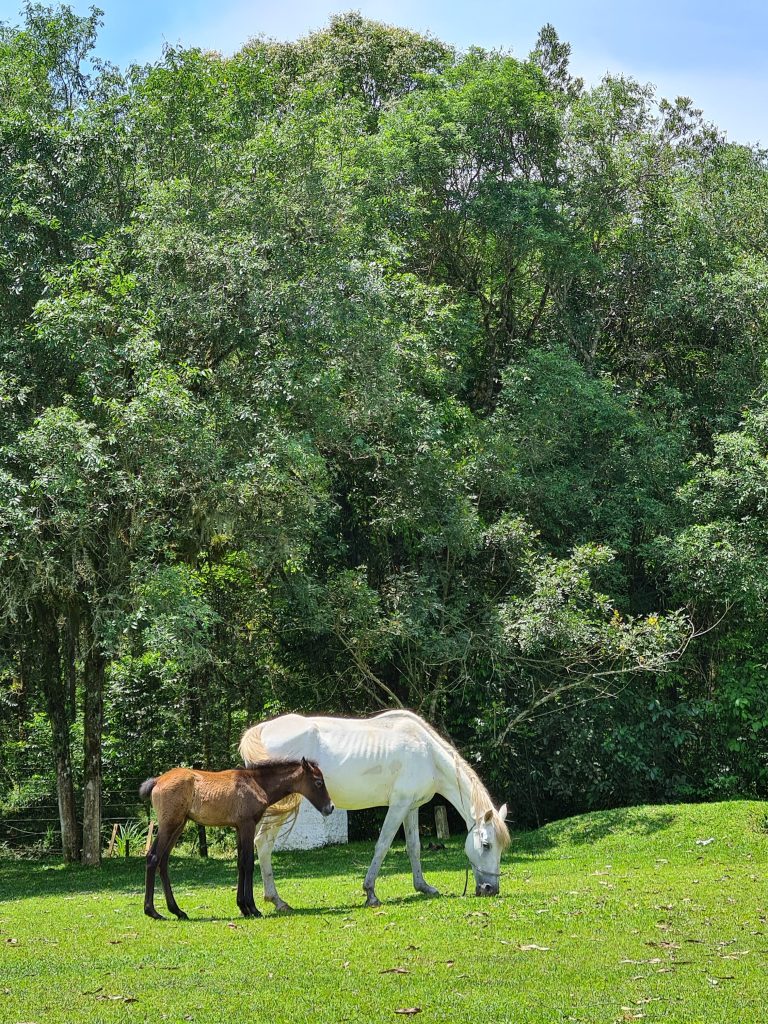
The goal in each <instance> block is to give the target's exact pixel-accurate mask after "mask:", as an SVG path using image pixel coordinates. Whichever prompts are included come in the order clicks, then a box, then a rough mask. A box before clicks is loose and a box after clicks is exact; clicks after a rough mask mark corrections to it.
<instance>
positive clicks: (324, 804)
mask: <svg viewBox="0 0 768 1024" xmlns="http://www.w3.org/2000/svg"><path fill="white" fill-rule="evenodd" d="M301 767H302V770H303V774H302V777H301V781H300V784H299V786H298V787H297V792H299V793H301V795H302V796H305V797H306V798H307V800H309V802H310V803H311V804H312V806H313V807H316V808H317V809H318V811H320V813H321V814H323V815H326V816H327V815H329V814H332V813H333V801H332V800H331V798H330V796H329V794H328V790H327V789H326V788H325V779H324V778H323V773H322V772H321V771H320V769H319V768H318V766H317V764H316V763H315V762H314V761H308V760H307V759H306V757H302V759H301Z"/></svg>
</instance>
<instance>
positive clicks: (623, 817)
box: [513, 807, 677, 860]
mask: <svg viewBox="0 0 768 1024" xmlns="http://www.w3.org/2000/svg"><path fill="white" fill-rule="evenodd" d="M676 820H677V814H676V813H674V812H673V811H669V810H662V809H661V808H658V809H656V808H638V807H618V808H616V809H615V810H611V811H593V812H592V813H590V814H582V815H579V817H577V818H565V819H564V820H563V821H555V822H552V823H551V824H549V825H545V826H543V828H540V829H537V830H536V831H535V832H523V833H519V834H518V835H516V836H515V837H514V839H513V848H516V852H517V854H518V856H517V858H516V859H519V860H524V859H531V858H534V857H535V858H540V855H541V854H542V853H545V852H546V851H548V850H552V849H555V848H557V847H561V846H583V845H585V844H592V843H598V842H600V841H601V840H602V839H606V838H608V837H609V836H613V837H620V836H624V837H627V838H630V837H634V838H637V839H644V838H646V837H648V836H651V835H654V834H655V833H656V832H663V831H664V830H665V829H668V828H671V827H672V826H673V825H674V824H675V822H676Z"/></svg>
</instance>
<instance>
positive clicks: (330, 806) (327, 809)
mask: <svg viewBox="0 0 768 1024" xmlns="http://www.w3.org/2000/svg"><path fill="white" fill-rule="evenodd" d="M335 810H336V808H335V807H334V806H333V801H330V802H329V803H327V804H326V805H325V807H324V808H323V815H324V817H326V818H327V817H328V815H329V814H333V812H334V811H335Z"/></svg>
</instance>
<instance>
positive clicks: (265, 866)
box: [256, 826, 292, 913]
mask: <svg viewBox="0 0 768 1024" xmlns="http://www.w3.org/2000/svg"><path fill="white" fill-rule="evenodd" d="M279 831H280V827H279V826H275V827H272V828H267V829H265V830H264V831H263V832H261V831H259V832H258V834H257V836H256V850H257V852H258V854H259V868H260V870H261V881H262V883H263V885H264V899H265V900H268V901H269V902H270V903H274V905H275V910H276V911H277V912H278V913H287V912H289V911H290V910H291V909H292V908H291V907H289V906H288V904H287V903H286V902H285V900H284V899H282V898H281V897H280V896H279V895H278V892H277V887H276V885H275V876H274V873H273V872H272V847H273V846H274V845H275V840H276V839H277V834H278V832H279Z"/></svg>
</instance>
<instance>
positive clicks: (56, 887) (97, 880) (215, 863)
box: [0, 838, 467, 920]
mask: <svg viewBox="0 0 768 1024" xmlns="http://www.w3.org/2000/svg"><path fill="white" fill-rule="evenodd" d="M372 856H373V843H350V844H348V845H346V846H327V847H324V848H322V849H320V850H307V851H301V852H291V853H288V852H281V853H277V854H275V855H274V858H273V862H274V866H275V871H276V874H277V878H278V885H279V886H281V887H283V888H287V887H290V883H291V881H296V880H308V879H321V878H326V879H328V886H327V891H328V892H329V893H332V892H333V890H334V889H335V888H336V889H338V888H340V887H341V886H342V885H345V886H348V885H349V879H350V876H352V877H353V878H354V877H356V876H358V875H359V882H360V887H361V901H362V899H363V896H362V881H363V876H364V874H365V872H366V870H367V868H368V864H369V863H370V860H371V857H372ZM422 863H423V866H424V870H425V871H426V872H427V873H428V872H429V871H430V870H432V871H456V872H457V874H458V873H459V872H461V873H462V881H461V884H462V885H463V871H464V866H465V864H466V863H467V861H466V857H465V856H464V852H463V842H462V841H461V840H460V839H458V838H457V839H456V840H454V841H452V842H451V843H450V845H448V846H447V847H446V849H445V850H440V851H436V852H431V851H426V850H425V851H424V853H423V857H422ZM401 874H407V875H410V863H409V861H408V858H407V855H406V853H405V850H404V848H402V847H394V848H393V849H392V850H390V852H389V854H388V855H387V859H386V860H385V862H384V865H383V867H382V870H381V872H380V876H381V877H387V876H388V875H401ZM170 875H171V882H172V884H173V885H174V887H177V886H180V887H184V888H187V887H188V888H190V889H193V890H194V889H199V890H205V889H213V888H220V887H223V888H234V887H235V885H236V883H237V866H236V863H235V857H234V855H232V856H228V857H218V856H214V857H209V858H207V859H205V858H201V857H198V856H196V855H194V854H193V855H189V854H185V853H183V852H182V853H179V854H175V853H174V854H172V855H171V861H170ZM333 879H338V881H333ZM254 886H255V888H256V890H257V891H258V888H259V886H260V878H259V875H258V873H257V874H256V875H255V877H254ZM158 889H159V883H158ZM143 891H144V858H143V857H128V858H114V859H110V860H105V861H103V863H102V865H101V867H100V868H86V867H83V866H82V865H80V864H62V863H61V862H60V861H56V860H36V861H30V860H0V903H3V902H8V901H9V900H20V899H26V898H29V897H38V896H49V895H50V896H76V895H83V896H88V895H95V894H98V893H102V894H103V895H105V896H114V895H133V896H136V895H137V894H138V893H143ZM286 895H287V896H288V898H289V899H290V895H289V894H288V893H287V892H286ZM158 897H160V894H159V892H158ZM160 898H162V897H160ZM405 899H406V900H410V899H416V900H418V899H424V897H423V896H422V895H420V894H416V893H414V894H413V895H412V896H409V897H406V898H405ZM387 902H388V903H392V902H395V901H393V900H388V901H387ZM358 906H360V903H358V902H357V901H355V902H350V903H349V904H346V905H344V906H343V907H337V908H329V907H327V906H326V907H320V908H318V912H323V913H329V912H333V911H334V910H335V911H336V912H338V913H341V912H347V911H349V910H352V909H355V908H356V907H358ZM304 912H305V911H296V913H304ZM306 912H308V913H309V912H314V911H306ZM233 913H235V914H237V913H238V912H237V909H236V908H235V910H234V911H233ZM227 920H228V919H227Z"/></svg>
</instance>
